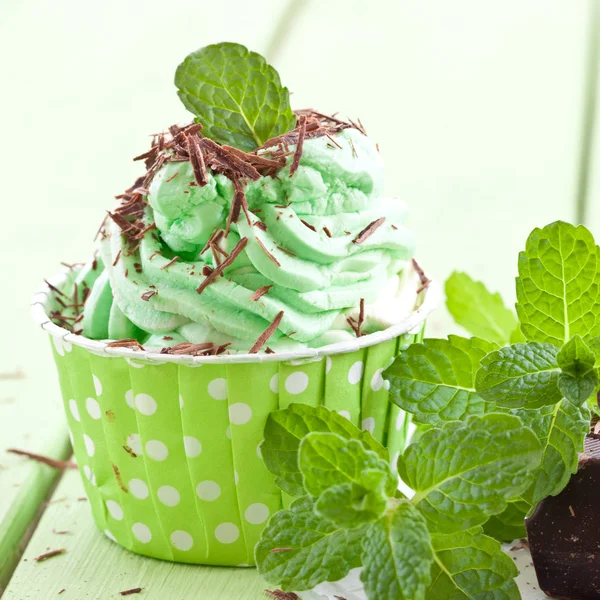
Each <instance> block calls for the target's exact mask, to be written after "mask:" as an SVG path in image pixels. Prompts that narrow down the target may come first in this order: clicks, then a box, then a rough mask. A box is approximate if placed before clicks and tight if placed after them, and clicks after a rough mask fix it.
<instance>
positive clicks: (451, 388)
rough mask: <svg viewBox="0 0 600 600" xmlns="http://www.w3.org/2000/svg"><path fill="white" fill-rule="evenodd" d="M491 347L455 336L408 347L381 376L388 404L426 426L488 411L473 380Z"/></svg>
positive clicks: (490, 405)
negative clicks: (389, 397) (389, 398)
mask: <svg viewBox="0 0 600 600" xmlns="http://www.w3.org/2000/svg"><path fill="white" fill-rule="evenodd" d="M495 348H497V346H496V344H492V343H491V342H486V341H484V340H480V339H478V338H472V339H467V338H463V337H459V336H456V335H450V336H448V339H447V340H441V339H428V340H424V342H423V343H422V344H412V345H411V346H409V347H408V349H407V350H405V351H404V352H402V353H401V354H400V355H399V356H398V357H397V358H396V360H395V361H394V363H393V364H392V365H391V366H390V367H389V368H388V369H387V370H386V371H385V373H384V377H385V378H386V379H387V380H388V381H389V382H390V392H391V394H392V401H393V402H394V403H395V404H397V405H398V406H399V407H400V408H402V409H404V410H406V411H408V412H410V413H412V414H413V417H414V420H415V422H417V423H423V424H430V425H439V424H441V423H443V422H445V421H454V420H458V419H463V418H465V417H467V416H469V415H473V414H476V415H477V414H478V415H481V414H484V413H486V412H490V411H492V410H493V409H494V406H493V405H492V404H487V405H486V403H485V402H484V401H483V399H482V397H481V396H480V395H479V394H478V393H477V392H476V390H475V383H474V380H475V373H476V372H477V369H478V368H479V363H480V361H481V359H483V357H484V356H485V355H486V354H487V353H488V352H491V351H492V350H494V349H495Z"/></svg>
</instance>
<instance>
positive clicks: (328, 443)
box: [298, 433, 398, 496]
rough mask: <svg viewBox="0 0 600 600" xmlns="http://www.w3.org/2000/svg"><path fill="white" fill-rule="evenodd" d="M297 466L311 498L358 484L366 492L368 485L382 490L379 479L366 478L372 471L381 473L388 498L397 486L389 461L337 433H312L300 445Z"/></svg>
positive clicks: (357, 442)
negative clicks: (337, 486) (330, 490)
mask: <svg viewBox="0 0 600 600" xmlns="http://www.w3.org/2000/svg"><path fill="white" fill-rule="evenodd" d="M298 465H299V466H300V472H301V473H302V477H303V481H304V489H305V490H306V491H307V492H308V493H309V494H311V495H312V496H319V495H321V494H322V493H323V492H324V491H325V490H327V489H328V488H330V487H331V486H334V485H339V484H343V483H356V484H358V485H359V486H363V487H365V488H366V489H370V488H369V487H368V486H369V485H375V486H377V487H379V483H380V481H381V480H380V479H377V478H373V477H371V476H369V477H366V478H365V477H363V473H364V472H367V473H368V472H370V471H379V472H380V473H382V475H383V476H384V480H383V482H384V484H385V488H384V489H385V490H386V492H387V494H388V496H393V495H394V492H395V491H396V488H397V484H398V482H397V480H396V479H395V478H394V477H393V476H392V474H391V472H390V468H389V465H388V463H387V461H385V460H383V459H381V458H380V457H379V456H377V454H376V453H375V452H373V451H371V450H367V449H366V448H365V447H364V446H363V445H362V444H361V442H359V441H358V440H347V439H344V438H343V437H341V436H339V435H336V434H335V433H309V434H308V435H307V436H306V437H305V438H304V439H303V440H302V442H301V443H300V453H299V455H298ZM375 489H376V488H375Z"/></svg>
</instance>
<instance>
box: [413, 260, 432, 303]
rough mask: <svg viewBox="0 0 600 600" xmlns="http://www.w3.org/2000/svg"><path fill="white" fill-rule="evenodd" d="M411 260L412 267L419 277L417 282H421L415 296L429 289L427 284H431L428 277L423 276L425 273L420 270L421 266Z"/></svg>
mask: <svg viewBox="0 0 600 600" xmlns="http://www.w3.org/2000/svg"><path fill="white" fill-rule="evenodd" d="M411 260H412V265H413V267H414V269H415V271H416V272H417V275H418V276H419V280H420V281H421V287H419V289H418V290H417V294H420V293H421V292H422V291H423V290H425V289H427V288H428V287H429V284H430V283H431V279H429V277H427V275H425V271H423V269H422V268H421V265H419V263H418V262H417V261H416V260H415V259H414V258H413V259H411Z"/></svg>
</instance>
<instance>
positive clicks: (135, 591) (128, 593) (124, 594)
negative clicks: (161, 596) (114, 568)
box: [119, 587, 143, 596]
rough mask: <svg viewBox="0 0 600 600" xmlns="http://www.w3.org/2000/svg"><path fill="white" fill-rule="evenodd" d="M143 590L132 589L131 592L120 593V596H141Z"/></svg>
mask: <svg viewBox="0 0 600 600" xmlns="http://www.w3.org/2000/svg"><path fill="white" fill-rule="evenodd" d="M142 589H143V588H141V587H136V588H131V589H130V590H123V591H122V592H119V594H120V595H121V596H131V595H132V594H139V593H140V592H141V591H142Z"/></svg>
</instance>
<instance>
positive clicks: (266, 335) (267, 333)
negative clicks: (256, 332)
mask: <svg viewBox="0 0 600 600" xmlns="http://www.w3.org/2000/svg"><path fill="white" fill-rule="evenodd" d="M281 319H283V311H280V312H279V313H277V316H276V317H275V319H273V322H272V323H271V324H270V325H269V326H268V327H267V328H266V329H265V330H264V331H263V332H262V333H261V334H260V336H259V337H258V339H257V340H256V342H254V344H253V345H252V348H250V350H248V354H256V353H257V352H258V351H259V350H260V349H261V348H262V347H263V346H264V345H265V344H266V343H267V341H268V340H269V339H270V338H271V336H272V335H273V334H274V333H275V331H277V328H278V327H279V324H280V323H281Z"/></svg>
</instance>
